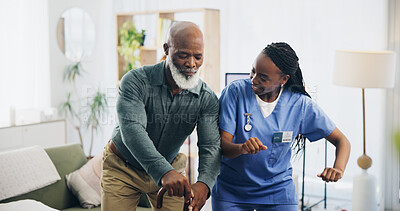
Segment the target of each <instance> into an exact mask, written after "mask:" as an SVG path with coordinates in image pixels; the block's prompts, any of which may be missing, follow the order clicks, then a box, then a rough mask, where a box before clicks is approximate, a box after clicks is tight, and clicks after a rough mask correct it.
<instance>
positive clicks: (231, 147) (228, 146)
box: [221, 140, 243, 158]
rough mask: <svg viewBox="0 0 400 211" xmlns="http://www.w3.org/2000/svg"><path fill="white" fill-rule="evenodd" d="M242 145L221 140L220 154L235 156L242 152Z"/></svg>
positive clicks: (228, 156) (229, 156)
mask: <svg viewBox="0 0 400 211" xmlns="http://www.w3.org/2000/svg"><path fill="white" fill-rule="evenodd" d="M242 145H243V144H235V143H232V142H229V141H226V140H225V141H224V140H221V148H222V155H223V156H224V157H227V158H235V157H237V156H239V155H241V154H242Z"/></svg>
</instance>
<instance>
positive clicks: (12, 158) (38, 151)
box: [0, 146, 61, 200]
mask: <svg viewBox="0 0 400 211" xmlns="http://www.w3.org/2000/svg"><path fill="white" fill-rule="evenodd" d="M0 169H3V171H0V187H1V191H0V200H4V199H7V198H11V197H14V196H19V195H22V194H25V193H29V192H31V191H34V190H37V189H40V188H43V187H46V186H48V185H50V184H53V183H55V182H57V180H60V179H61V178H60V175H58V172H57V170H56V167H55V166H54V164H53V162H52V161H51V159H50V158H49V156H48V155H47V153H46V152H45V151H44V149H43V148H42V147H40V146H31V147H25V148H21V149H16V150H10V151H6V152H0Z"/></svg>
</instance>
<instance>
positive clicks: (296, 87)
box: [262, 42, 311, 155]
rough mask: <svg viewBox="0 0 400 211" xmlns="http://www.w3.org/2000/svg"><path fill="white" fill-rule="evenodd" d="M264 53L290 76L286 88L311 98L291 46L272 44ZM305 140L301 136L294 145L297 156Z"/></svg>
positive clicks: (297, 137)
mask: <svg viewBox="0 0 400 211" xmlns="http://www.w3.org/2000/svg"><path fill="white" fill-rule="evenodd" d="M262 52H263V53H264V54H265V55H267V56H268V57H269V58H271V60H272V62H274V64H275V65H276V66H277V67H278V68H279V69H280V70H281V71H282V73H283V74H287V75H289V76H290V77H289V80H288V81H287V82H286V84H285V85H284V87H285V88H288V89H289V90H291V91H293V92H298V93H301V94H304V95H306V96H308V97H310V98H311V96H310V95H309V94H308V93H307V91H306V89H305V87H304V82H303V74H302V72H301V69H300V66H299V62H298V61H299V58H298V57H297V55H296V52H294V50H293V49H292V47H290V45H289V44H287V43H284V42H277V43H271V44H270V45H268V46H267V47H265V48H264V49H263V51H262ZM305 139H306V138H305V137H304V136H303V135H302V134H299V135H298V136H296V138H295V140H294V142H293V143H292V149H293V150H294V151H295V153H296V155H297V154H299V152H300V151H302V149H304V144H305Z"/></svg>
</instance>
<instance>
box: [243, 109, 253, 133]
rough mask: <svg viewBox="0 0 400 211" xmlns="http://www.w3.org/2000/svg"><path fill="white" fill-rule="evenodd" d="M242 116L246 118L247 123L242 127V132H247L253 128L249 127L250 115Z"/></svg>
mask: <svg viewBox="0 0 400 211" xmlns="http://www.w3.org/2000/svg"><path fill="white" fill-rule="evenodd" d="M244 115H245V116H246V117H247V122H246V125H245V126H244V130H245V131H247V132H249V131H250V130H251V129H252V128H253V126H251V125H250V116H251V115H252V114H251V113H244Z"/></svg>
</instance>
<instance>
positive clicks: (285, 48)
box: [262, 42, 311, 97]
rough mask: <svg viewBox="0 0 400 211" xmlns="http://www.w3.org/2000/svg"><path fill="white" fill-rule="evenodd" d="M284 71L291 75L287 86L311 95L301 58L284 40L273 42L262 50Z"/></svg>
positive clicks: (292, 89) (294, 90)
mask: <svg viewBox="0 0 400 211" xmlns="http://www.w3.org/2000/svg"><path fill="white" fill-rule="evenodd" d="M262 52H263V53H264V54H266V55H267V56H268V57H270V58H271V60H272V61H273V62H274V64H275V65H276V66H277V67H278V68H279V69H280V70H281V71H282V72H283V73H284V74H287V75H289V76H290V78H289V80H288V82H287V83H286V84H285V87H286V88H288V89H290V90H291V91H293V92H298V93H301V94H304V95H307V96H308V97H311V96H310V95H309V94H308V93H307V91H306V90H305V88H304V83H303V74H302V73H301V69H300V66H299V62H298V61H299V58H298V57H297V55H296V53H295V52H294V50H293V49H292V48H291V47H290V46H289V45H288V44H287V43H284V42H278V43H272V44H270V45H268V46H267V47H266V48H264V49H263V51H262Z"/></svg>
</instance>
